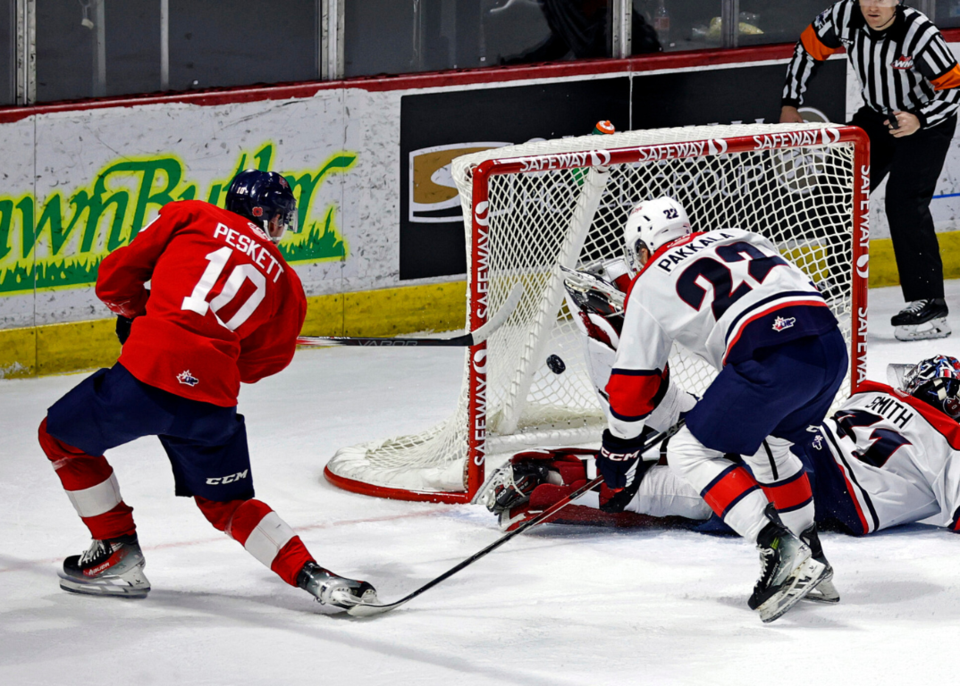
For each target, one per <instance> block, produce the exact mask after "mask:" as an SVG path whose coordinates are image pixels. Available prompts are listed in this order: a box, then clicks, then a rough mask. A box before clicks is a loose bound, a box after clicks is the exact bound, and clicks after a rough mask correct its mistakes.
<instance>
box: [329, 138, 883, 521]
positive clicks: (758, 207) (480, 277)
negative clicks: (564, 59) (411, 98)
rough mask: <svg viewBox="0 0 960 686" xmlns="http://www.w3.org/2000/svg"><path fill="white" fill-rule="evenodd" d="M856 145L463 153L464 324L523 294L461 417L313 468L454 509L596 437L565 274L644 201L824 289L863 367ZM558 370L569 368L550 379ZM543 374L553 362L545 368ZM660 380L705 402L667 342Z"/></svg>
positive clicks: (616, 238)
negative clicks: (748, 234) (760, 245)
mask: <svg viewBox="0 0 960 686" xmlns="http://www.w3.org/2000/svg"><path fill="white" fill-rule="evenodd" d="M865 140H866V139H865V136H864V134H863V133H862V132H861V131H860V130H859V129H856V128H853V127H841V126H836V125H832V124H790V125H787V124H766V125H765V124H755V125H739V126H737V125H734V126H710V127H685V128H677V129H660V130H650V131H635V132H628V133H620V134H614V135H607V136H584V137H580V138H568V139H561V140H553V141H544V142H538V143H528V144H524V145H518V146H510V147H505V148H499V149H495V150H490V151H485V152H481V153H476V154H472V155H467V156H464V157H460V158H457V159H456V160H454V162H453V165H452V167H453V169H452V171H453V175H454V179H455V181H456V183H457V186H458V188H459V190H460V196H461V200H462V205H463V212H464V218H465V220H464V223H465V227H466V233H467V253H468V270H467V271H468V275H467V276H468V284H467V299H468V302H467V322H466V324H467V329H468V330H470V331H475V330H476V329H477V328H478V327H479V326H481V325H482V324H483V323H484V322H485V321H486V320H487V317H488V316H490V315H491V314H492V313H493V312H495V311H496V310H497V309H498V308H499V307H500V306H501V305H502V304H503V303H504V301H505V300H506V299H507V296H508V294H509V293H510V291H511V289H512V288H513V287H514V285H515V284H517V283H521V284H522V285H523V287H524V295H523V297H522V298H521V300H520V303H519V305H518V306H517V308H516V309H515V310H514V312H513V314H512V315H511V316H510V318H509V319H508V320H507V322H506V324H504V325H503V326H502V327H501V328H499V329H498V330H497V331H496V332H495V333H493V334H492V335H491V336H490V338H489V339H488V340H487V341H486V342H485V343H481V344H480V345H476V346H474V347H472V348H469V349H468V350H467V351H466V353H465V356H464V373H463V384H462V389H461V393H460V398H459V402H458V406H457V408H456V411H455V412H454V414H453V415H452V416H451V417H450V418H449V419H448V420H447V421H445V422H443V423H441V424H439V425H437V426H434V427H432V428H430V429H427V430H426V431H424V432H422V433H420V434H416V435H411V436H399V437H394V438H388V439H385V440H382V441H376V442H373V443H367V444H363V445H359V446H352V447H349V448H343V449H341V450H339V451H338V452H337V454H336V455H335V456H334V458H333V459H332V460H331V461H330V462H329V464H328V465H327V468H326V470H325V474H326V476H327V478H328V479H329V480H330V481H331V482H333V483H334V484H336V485H338V486H340V487H342V488H346V489H348V490H352V491H357V492H361V493H366V494H369V495H378V496H383V497H392V498H401V499H408V500H431V501H445V502H466V501H469V499H470V498H471V497H472V495H473V494H474V493H475V491H476V490H477V488H478V487H479V486H480V485H481V483H482V481H483V476H484V464H485V462H486V461H488V459H489V458H491V457H494V458H495V457H502V456H503V455H505V454H512V453H513V452H516V451H517V450H520V449H523V448H525V447H530V446H534V445H541V446H544V445H553V446H556V445H577V444H585V443H594V444H597V443H598V442H599V438H600V434H601V432H602V431H603V428H604V426H605V416H604V413H603V411H602V409H601V406H600V404H599V402H598V400H597V398H596V395H595V391H594V389H593V386H592V384H591V382H590V378H589V376H588V373H587V368H586V362H585V359H584V354H583V340H582V336H581V335H580V334H579V332H578V331H577V329H576V326H575V324H574V322H573V320H572V318H571V316H570V313H569V311H568V310H567V306H566V303H565V300H564V297H563V294H564V288H563V277H562V275H561V266H562V267H566V268H572V269H577V268H583V267H585V266H589V265H591V264H595V263H599V262H603V261H606V260H609V259H611V258H615V257H619V256H621V255H622V238H621V229H622V226H623V224H624V222H625V221H626V216H627V213H628V211H629V210H630V208H631V207H632V206H633V205H634V204H635V203H637V202H639V201H640V200H644V199H651V198H656V197H659V196H662V195H669V196H671V197H673V198H675V199H677V200H678V201H679V202H680V203H681V204H683V205H684V206H685V207H686V209H687V212H688V214H689V215H690V218H691V221H692V224H693V227H694V230H695V231H705V230H715V229H722V228H731V227H734V228H741V229H746V230H749V231H754V232H758V233H761V234H763V235H765V236H766V237H767V238H769V239H770V240H771V241H773V243H774V244H775V245H777V246H778V248H779V250H780V252H781V254H783V255H784V256H785V257H787V258H788V259H790V260H791V261H792V262H794V263H795V264H796V265H797V266H799V267H800V268H802V269H803V270H804V271H805V272H806V273H807V274H808V275H809V276H810V278H811V280H812V281H813V282H814V283H815V284H816V285H817V286H818V287H819V288H820V290H821V291H822V292H823V294H824V296H825V298H826V299H827V301H828V303H829V305H830V307H831V308H832V310H833V312H834V313H835V314H836V316H837V319H838V321H839V322H840V327H841V330H842V332H843V335H844V337H845V338H846V340H847V342H848V344H849V345H850V359H851V360H852V362H853V364H852V369H851V373H850V374H849V375H848V380H847V381H846V382H845V383H844V385H843V387H842V388H841V390H840V392H839V394H838V399H842V398H845V397H847V396H848V395H849V393H850V392H851V390H853V389H854V388H855V387H856V386H857V384H858V383H859V382H860V381H862V379H863V373H864V370H865V366H866V361H865V357H866V349H865V343H866V276H867V260H868V257H867V240H868V237H869V225H868V221H869V220H868V213H869V201H868V193H869V161H868V152H867V150H868V149H867V146H866V144H865ZM551 355H556V356H557V357H559V358H560V359H561V360H562V362H563V365H564V366H565V369H564V370H563V371H562V372H561V373H559V374H558V373H556V372H555V371H551V369H550V368H549V367H548V366H547V364H546V360H547V358H548V357H550V356H551ZM553 366H554V368H557V367H558V365H556V364H554V365H553ZM670 369H671V379H672V380H673V381H674V382H675V383H677V384H678V385H679V386H680V387H681V388H683V389H685V390H687V391H690V392H693V393H699V392H702V391H703V390H704V389H705V388H706V387H707V385H708V384H709V383H710V381H711V380H712V378H713V377H714V376H715V375H716V370H714V369H713V368H712V367H710V366H709V365H708V364H706V363H705V362H704V361H702V360H700V359H699V358H695V357H693V356H692V355H690V354H689V353H686V352H685V351H684V350H683V349H682V348H679V347H675V348H674V351H673V353H672V356H671V359H670ZM784 392H785V393H788V392H789V389H784Z"/></svg>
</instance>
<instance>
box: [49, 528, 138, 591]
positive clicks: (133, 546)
mask: <svg viewBox="0 0 960 686" xmlns="http://www.w3.org/2000/svg"><path fill="white" fill-rule="evenodd" d="M145 566H146V562H145V561H144V558H143V551H142V550H141V549H140V544H139V542H138V541H137V536H136V535H135V534H134V535H131V536H121V537H119V538H114V539H108V540H96V539H94V541H93V542H92V543H91V545H90V548H89V549H88V550H87V551H86V552H85V553H83V554H82V555H71V556H70V557H68V558H67V559H66V560H64V561H63V569H62V571H61V572H60V573H59V575H60V588H62V589H63V590H65V591H70V592H72V593H82V594H85V595H101V596H114V597H118V598H145V597H146V595H147V593H149V592H150V582H149V581H147V577H146V576H144V574H143V568H144V567H145Z"/></svg>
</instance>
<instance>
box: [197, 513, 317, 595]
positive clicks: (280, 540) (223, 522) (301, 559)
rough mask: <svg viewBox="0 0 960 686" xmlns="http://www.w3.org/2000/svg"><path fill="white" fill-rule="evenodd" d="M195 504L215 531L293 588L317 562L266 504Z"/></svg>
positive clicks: (298, 538)
mask: <svg viewBox="0 0 960 686" xmlns="http://www.w3.org/2000/svg"><path fill="white" fill-rule="evenodd" d="M194 500H196V502H197V506H198V507H199V508H200V510H201V511H202V512H203V514H204V516H206V518H207V519H208V520H209V521H210V523H211V524H213V526H214V527H216V528H217V529H219V530H220V531H223V532H225V533H226V534H227V535H228V536H230V537H231V538H233V539H234V540H235V541H237V542H238V543H240V545H242V546H243V547H244V548H246V550H247V552H248V553H250V554H251V555H253V556H254V557H255V558H257V559H258V560H260V562H262V563H263V564H264V565H265V566H267V567H269V568H270V569H271V570H273V572H275V573H276V574H277V575H278V576H279V577H280V578H281V579H283V580H284V581H286V582H287V583H288V584H290V585H291V586H296V585H297V575H298V574H299V573H300V570H301V569H303V566H304V565H305V564H306V563H307V562H313V561H314V559H313V556H311V555H310V552H309V551H308V550H307V548H306V546H305V545H303V542H302V541H301V540H300V537H299V536H297V535H296V533H294V531H293V529H292V528H290V525H289V524H287V523H286V522H285V521H283V520H282V519H280V515H278V514H277V513H276V512H274V511H273V510H272V509H270V506H269V505H267V504H266V503H263V502H261V501H259V500H255V499H250V500H231V501H229V502H225V503H218V502H215V501H212V500H207V499H205V498H201V497H199V496H198V497H195V498H194Z"/></svg>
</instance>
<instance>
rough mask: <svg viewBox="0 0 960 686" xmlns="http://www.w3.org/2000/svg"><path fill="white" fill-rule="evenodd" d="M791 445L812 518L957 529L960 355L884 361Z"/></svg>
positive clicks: (855, 530)
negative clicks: (876, 375) (807, 481)
mask: <svg viewBox="0 0 960 686" xmlns="http://www.w3.org/2000/svg"><path fill="white" fill-rule="evenodd" d="M891 371H893V372H894V373H893V374H891V376H892V377H894V378H891V384H892V385H891V386H887V385H884V384H881V383H875V382H872V381H868V382H866V383H864V384H862V385H861V386H860V388H859V390H858V392H857V393H856V394H855V395H853V396H852V397H851V398H850V399H849V400H848V401H847V402H846V403H845V404H844V405H843V407H842V408H840V410H839V411H838V412H836V413H835V414H834V415H833V416H832V417H830V419H828V420H827V421H825V422H824V423H823V424H822V425H821V426H819V427H818V428H817V430H816V432H815V433H814V434H813V436H812V438H810V440H808V441H807V442H806V443H804V444H803V445H801V446H797V447H796V448H794V450H795V451H796V452H798V453H800V455H801V456H802V458H803V461H804V463H805V464H806V465H807V469H808V470H809V471H810V472H811V473H812V474H813V475H814V476H813V478H814V482H815V483H814V485H815V488H816V493H817V520H818V521H823V522H830V523H832V524H836V525H838V526H839V527H840V528H841V529H842V530H844V531H847V532H849V533H852V534H856V535H863V534H869V533H873V532H874V531H880V530H881V529H887V528H890V527H892V526H897V525H899V524H906V523H908V522H919V521H921V520H923V521H925V522H926V523H928V524H934V525H936V526H942V527H946V528H948V529H950V530H952V531H960V423H958V421H960V361H958V360H957V359H956V358H955V357H948V356H946V355H937V356H936V357H933V358H930V359H928V360H923V361H922V362H920V363H919V364H917V365H916V366H914V367H909V368H908V370H907V371H906V374H904V375H902V378H896V377H897V376H899V375H897V374H896V371H900V372H902V371H904V367H903V366H901V365H891Z"/></svg>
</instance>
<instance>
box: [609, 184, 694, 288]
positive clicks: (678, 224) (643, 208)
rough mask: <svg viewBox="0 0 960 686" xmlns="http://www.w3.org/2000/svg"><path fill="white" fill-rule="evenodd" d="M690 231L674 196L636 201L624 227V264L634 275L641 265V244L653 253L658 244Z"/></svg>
mask: <svg viewBox="0 0 960 686" xmlns="http://www.w3.org/2000/svg"><path fill="white" fill-rule="evenodd" d="M691 231H692V228H691V227H690V218H689V217H688V216H687V211H686V210H685V209H683V205H681V204H680V203H678V202H677V201H676V200H674V199H673V198H670V197H667V196H664V197H662V198H657V199H655V200H644V201H642V202H639V203H637V204H636V205H634V206H633V209H631V210H630V214H629V216H628V217H627V223H626V224H625V225H624V227H623V246H624V251H623V252H624V257H625V258H626V260H627V266H629V267H630V271H632V272H633V273H634V274H636V273H637V272H639V271H640V268H641V267H642V266H643V265H641V264H640V248H641V247H643V248H646V249H647V250H648V251H649V252H650V253H651V254H653V253H655V252H656V251H657V249H659V248H660V246H663V245H666V244H667V243H669V242H670V241H675V240H676V239H678V238H682V237H683V236H686V235H688V234H689V233H690V232H691Z"/></svg>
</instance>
